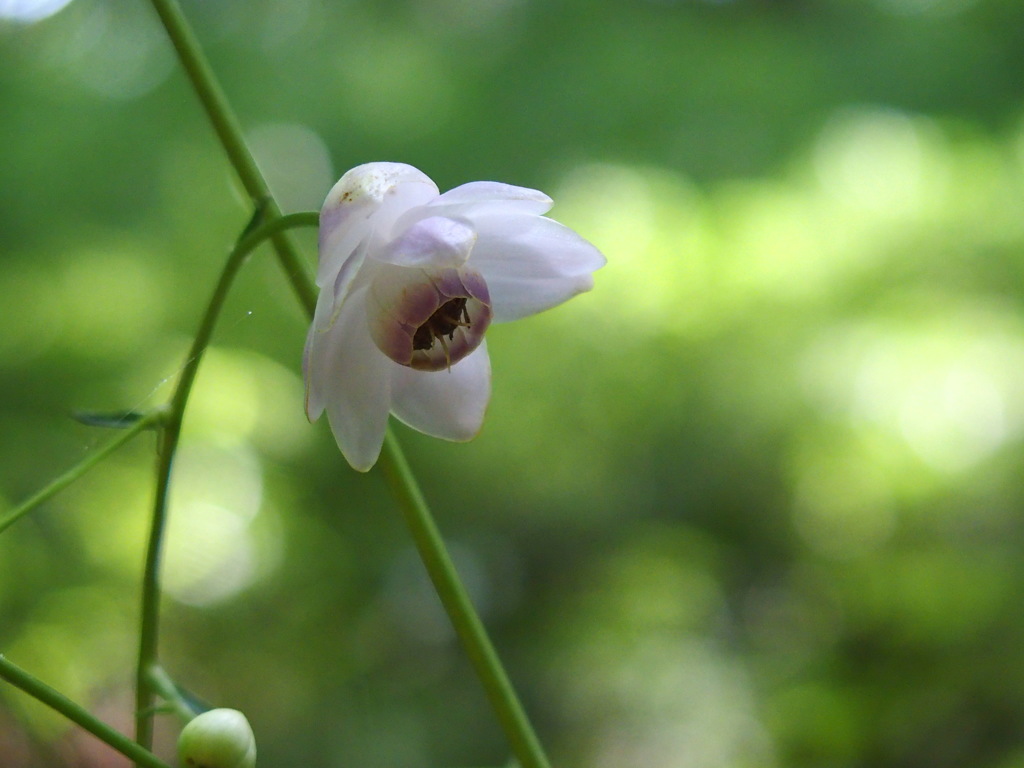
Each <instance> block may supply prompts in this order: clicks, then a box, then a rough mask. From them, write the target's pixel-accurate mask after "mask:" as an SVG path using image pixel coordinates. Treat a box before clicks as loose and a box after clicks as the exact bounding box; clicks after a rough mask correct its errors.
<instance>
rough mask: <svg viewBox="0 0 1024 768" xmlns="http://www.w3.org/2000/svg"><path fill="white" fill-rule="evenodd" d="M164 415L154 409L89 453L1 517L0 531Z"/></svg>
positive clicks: (65, 486) (62, 488)
mask: <svg viewBox="0 0 1024 768" xmlns="http://www.w3.org/2000/svg"><path fill="white" fill-rule="evenodd" d="M163 417H164V414H163V412H161V411H154V412H152V413H149V414H147V415H146V416H143V417H142V418H141V419H139V420H137V421H136V422H135V423H134V424H132V425H131V426H130V427H128V428H127V429H125V430H124V431H122V432H121V433H120V434H119V435H118V436H117V437H116V438H114V439H113V440H111V441H110V442H109V443H107V444H106V445H105V446H103V447H102V448H100V449H98V450H96V451H95V452H93V453H91V454H89V455H88V456H86V457H85V458H84V459H82V461H80V462H78V463H77V464H76V465H75V466H73V467H71V469H69V470H68V471H67V472H65V473H64V474H63V475H61V476H60V477H58V478H55V479H54V480H52V481H51V482H50V483H49V484H48V485H47V486H46V487H44V488H42V489H40V490H39V491H38V492H37V493H36V494H34V495H33V496H32V497H30V498H28V499H26V500H25V501H23V502H22V503H21V504H19V505H18V506H17V507H15V508H14V509H12V510H11V511H10V512H8V513H7V514H6V515H4V516H3V518H0V533H3V532H4V531H5V530H7V529H8V528H9V527H10V526H12V525H14V524H15V523H16V522H18V521H19V520H20V519H21V518H23V517H24V516H25V515H27V514H28V513H29V512H31V511H32V510H34V509H35V508H36V507H38V506H39V505H40V504H42V503H43V502H44V501H46V500H48V499H50V498H52V497H53V496H55V495H56V494H57V493H59V492H60V491H62V490H64V489H65V488H67V487H68V486H69V485H71V484H72V483H73V482H75V480H77V479H78V478H80V477H81V476H82V475H84V474H85V473H86V472H88V471H89V470H90V469H92V468H93V467H95V466H96V465H97V464H99V463H100V462H101V461H103V460H104V459H105V458H107V456H109V455H110V454H112V453H113V452H114V451H116V450H117V449H118V448H120V447H121V446H122V445H124V444H125V443H127V442H128V441H129V440H131V439H132V438H133V437H135V436H136V435H137V434H139V432H142V431H143V430H145V429H150V428H151V427H153V425H154V424H155V423H156V422H158V421H160V420H161V419H162V418H163Z"/></svg>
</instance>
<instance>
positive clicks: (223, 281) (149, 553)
mask: <svg viewBox="0 0 1024 768" xmlns="http://www.w3.org/2000/svg"><path fill="white" fill-rule="evenodd" d="M317 220H318V215H317V214H316V213H309V212H304V213H293V214H291V215H289V216H279V217H277V218H275V219H273V220H272V221H269V222H267V223H265V224H261V225H258V226H256V227H255V228H254V229H253V230H251V231H248V232H247V233H246V234H245V235H243V237H242V238H241V240H239V242H238V243H237V244H236V245H235V247H234V248H233V249H232V251H231V255H230V256H229V257H228V260H227V263H226V264H225V265H224V269H223V271H222V272H221V274H220V279H219V280H218V281H217V286H216V287H215V288H214V290H213V296H212V297H211V298H210V302H209V303H208V304H207V306H206V314H205V315H204V316H203V320H202V322H201V323H200V325H199V330H198V331H197V332H196V336H195V338H194V339H193V340H192V347H191V349H190V350H189V353H188V357H186V358H185V365H184V367H183V368H182V371H181V378H180V379H178V383H177V386H176V387H175V389H174V395H173V396H172V397H171V404H170V408H169V411H168V413H167V416H166V421H165V422H164V430H163V434H162V435H161V441H160V450H159V452H158V456H157V487H156V497H155V499H154V502H153V515H152V520H151V523H150V533H149V541H148V544H147V547H146V561H145V565H144V567H143V574H142V607H141V611H140V619H139V656H138V665H137V667H136V685H135V738H136V740H137V741H138V743H139V744H141V745H142V746H144V747H149V746H151V745H152V742H153V720H152V717H151V710H152V705H153V693H154V690H153V686H152V680H151V678H150V674H149V673H150V669H151V668H152V667H153V666H154V665H155V664H156V660H157V640H158V637H159V631H160V553H161V549H162V544H163V535H164V529H165V527H166V524H167V498H168V489H169V487H170V480H171V465H172V463H173V461H174V454H175V451H176V450H177V447H178V440H179V439H180V437H181V424H182V420H183V419H184V415H185V405H186V404H187V403H188V398H189V394H190V393H191V392H192V384H193V383H194V382H195V378H196V373H197V372H198V370H199V362H200V361H201V360H202V357H203V352H204V351H205V350H206V348H207V346H209V344H210V338H211V337H212V335H213V329H214V326H215V325H216V323H217V318H218V317H219V315H220V311H221V309H222V307H223V306H224V302H225V300H226V299H227V296H228V291H229V290H230V289H231V284H232V283H233V282H234V279H235V276H236V275H237V274H238V271H239V269H241V267H242V265H243V264H244V263H245V260H246V258H247V257H248V256H249V254H250V253H252V251H253V250H254V249H255V248H256V247H257V246H258V245H260V243H262V242H263V241H264V240H266V239H268V238H273V237H275V236H277V235H279V234H281V233H282V232H284V231H285V230H287V229H289V228H293V227H301V226H315V225H316V223H317Z"/></svg>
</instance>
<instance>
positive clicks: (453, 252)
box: [374, 216, 476, 269]
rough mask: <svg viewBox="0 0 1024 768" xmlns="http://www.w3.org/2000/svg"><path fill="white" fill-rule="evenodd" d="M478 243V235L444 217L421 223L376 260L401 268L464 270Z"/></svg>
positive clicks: (411, 227) (399, 237)
mask: <svg viewBox="0 0 1024 768" xmlns="http://www.w3.org/2000/svg"><path fill="white" fill-rule="evenodd" d="M474 243H476V232H474V231H473V228H472V227H471V226H469V225H468V224H466V223H465V222H462V221H456V220H455V219H449V218H446V217H444V216H429V217H427V218H425V219H420V220H419V221H417V222H416V223H415V224H413V225H412V226H410V227H409V228H408V229H406V230H405V231H403V232H402V233H401V234H400V235H399V236H398V237H396V238H395V239H394V240H392V241H391V242H390V243H388V244H387V245H385V246H384V247H383V248H382V249H381V250H380V252H379V253H376V254H374V258H376V259H377V260H379V261H384V262H387V263H388V264H395V265H397V266H400V267H420V268H432V269H440V268H442V267H461V266H462V265H463V264H465V263H466V259H468V258H469V254H470V252H471V251H472V250H473V244H474Z"/></svg>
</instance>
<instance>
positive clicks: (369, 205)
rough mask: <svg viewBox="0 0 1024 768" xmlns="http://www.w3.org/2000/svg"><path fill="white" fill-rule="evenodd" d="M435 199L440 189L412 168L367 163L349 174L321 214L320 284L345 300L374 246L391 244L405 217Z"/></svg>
mask: <svg viewBox="0 0 1024 768" xmlns="http://www.w3.org/2000/svg"><path fill="white" fill-rule="evenodd" d="M435 197H437V186H436V185H435V184H434V182H432V181H431V180H430V179H429V178H428V177H427V176H425V175H424V174H423V173H422V172H421V171H419V170H417V169H416V168H413V167H412V166H411V165H404V164H402V163H367V164H366V165H360V166H357V167H356V168H353V169H352V170H350V171H349V172H348V173H346V174H345V175H344V176H342V177H341V179H340V180H339V181H338V183H337V184H335V185H334V187H333V188H332V189H331V191H330V192H329V193H328V194H327V198H326V199H325V200H324V205H323V208H321V210H320V238H319V251H320V262H319V266H318V269H317V278H316V284H317V285H318V286H320V287H321V288H326V287H327V286H329V285H333V290H334V294H335V298H336V299H338V300H340V299H342V298H344V296H345V294H346V293H347V291H348V289H349V286H350V283H351V280H352V279H353V278H354V277H355V275H356V273H357V272H358V269H359V266H360V265H361V263H362V256H363V255H365V249H366V248H368V247H370V245H371V241H372V240H379V241H387V240H389V239H391V230H392V228H393V227H394V223H395V221H396V220H397V219H398V218H399V217H400V216H402V214H404V213H405V212H406V211H408V210H409V209H412V208H417V207H420V206H422V205H423V204H424V203H426V202H429V201H430V200H432V199H434V198H435ZM360 245H362V247H363V248H362V249H360Z"/></svg>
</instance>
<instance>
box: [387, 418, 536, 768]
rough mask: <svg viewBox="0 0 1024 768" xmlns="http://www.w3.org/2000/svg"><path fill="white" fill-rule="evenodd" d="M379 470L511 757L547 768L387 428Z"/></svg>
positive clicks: (530, 767) (529, 767)
mask: <svg viewBox="0 0 1024 768" xmlns="http://www.w3.org/2000/svg"><path fill="white" fill-rule="evenodd" d="M380 464H381V467H382V469H383V470H384V474H385V476H386V478H387V480H388V484H389V485H390V486H391V491H392V493H394V494H395V496H396V497H397V499H398V503H399V506H400V507H401V508H402V514H403V515H404V516H405V522H406V525H408V526H409V530H410V531H411V532H412V537H413V540H414V541H415V542H416V548H417V549H418V550H419V553H420V557H421V558H422V560H423V564H424V565H425V566H426V567H427V573H428V574H430V579H431V581H432V582H433V583H434V588H435V589H436V590H437V594H438V596H440V598H441V602H442V603H443V604H444V607H445V610H446V611H447V612H448V616H449V617H450V618H451V621H452V624H453V625H454V627H455V631H456V633H457V634H458V636H459V639H460V640H461V641H462V645H463V647H464V648H465V649H466V654H467V655H468V656H469V660H470V662H471V663H472V665H473V668H474V669H475V670H476V674H477V677H479V678H480V682H481V683H482V684H483V686H484V691H485V692H486V693H487V698H488V699H489V700H490V702H491V706H492V707H493V708H494V712H495V714H496V715H497V716H498V721H499V722H500V723H501V726H502V728H503V729H504V731H505V734H506V736H507V737H508V739H509V742H510V744H511V746H512V751H513V752H514V753H515V755H516V757H517V758H519V764H520V765H521V766H522V768H548V760H547V757H546V756H545V754H544V750H543V748H542V747H541V744H540V741H539V740H538V739H537V735H536V734H535V733H534V731H533V727H532V726H531V725H530V720H529V718H528V717H527V716H526V712H525V711H524V710H523V707H522V705H521V704H520V703H519V698H518V697H517V696H516V692H515V689H514V688H513V687H512V683H511V682H510V681H509V679H508V675H507V674H506V673H505V670H504V668H503V667H502V665H501V660H500V659H499V658H498V654H497V652H496V651H495V650H494V646H493V645H492V644H491V641H490V638H489V637H488V636H487V630H486V629H484V625H483V623H482V622H481V621H480V618H479V617H478V616H477V613H476V611H475V610H474V609H473V604H472V603H471V602H470V599H469V595H468V594H467V593H466V589H465V587H463V586H462V582H461V580H460V579H459V575H458V573H457V571H456V570H455V565H454V564H453V563H452V560H451V557H449V555H448V552H447V550H446V548H445V545H444V540H443V539H442V538H441V534H440V532H439V531H438V529H437V525H436V524H435V523H434V519H433V516H432V515H431V514H430V508H429V507H428V506H427V502H426V500H425V499H424V498H423V493H422V492H421V491H420V488H419V484H418V483H417V482H416V478H415V476H414V475H413V473H412V470H411V469H410V468H409V463H408V462H407V461H406V459H405V455H404V454H403V453H402V449H401V446H399V444H398V439H397V438H396V437H395V435H394V433H393V432H392V431H391V429H390V428H389V429H388V432H387V435H386V436H385V439H384V450H383V451H382V452H381V457H380Z"/></svg>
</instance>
